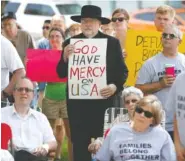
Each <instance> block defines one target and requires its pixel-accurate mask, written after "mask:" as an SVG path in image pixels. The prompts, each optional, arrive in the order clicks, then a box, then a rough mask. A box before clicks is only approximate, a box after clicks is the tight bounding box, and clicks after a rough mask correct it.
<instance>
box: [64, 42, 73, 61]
mask: <svg viewBox="0 0 185 161" xmlns="http://www.w3.org/2000/svg"><path fill="white" fill-rule="evenodd" d="M74 50H75V45H74V44H69V45H67V46H66V47H65V48H64V61H65V62H67V59H68V58H69V56H70V55H71V54H72V53H74Z"/></svg>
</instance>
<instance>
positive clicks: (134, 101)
mask: <svg viewBox="0 0 185 161" xmlns="http://www.w3.org/2000/svg"><path fill="white" fill-rule="evenodd" d="M137 101H138V100H137V99H132V100H126V101H125V104H130V103H131V102H132V103H136V102H137Z"/></svg>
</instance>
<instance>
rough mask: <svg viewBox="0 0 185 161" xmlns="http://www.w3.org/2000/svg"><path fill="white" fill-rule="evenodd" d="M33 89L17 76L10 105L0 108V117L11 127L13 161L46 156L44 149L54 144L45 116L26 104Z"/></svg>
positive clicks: (25, 80) (31, 97)
mask: <svg viewBox="0 0 185 161" xmlns="http://www.w3.org/2000/svg"><path fill="white" fill-rule="evenodd" d="M33 92H34V86H33V83H32V82H31V81H30V80H29V79H27V78H21V79H20V80H19V81H18V82H17V83H16V84H15V88H14V91H13V95H14V98H15V103H14V105H13V106H7V107H6V108H3V109H1V116H2V117H1V118H2V119H1V121H2V122H3V123H6V124H8V125H9V126H10V127H11V129H12V135H13V139H12V140H13V146H14V148H15V158H14V159H15V161H40V160H43V161H44V160H47V157H46V155H47V154H48V152H50V151H55V150H56V147H57V143H56V140H55V137H54V135H53V131H52V129H51V126H50V124H49V122H48V120H47V118H46V116H45V115H44V114H42V113H40V112H37V111H35V110H33V109H31V108H30V103H31V101H32V99H33ZM44 158H45V159H44Z"/></svg>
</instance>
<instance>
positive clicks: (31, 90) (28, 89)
mask: <svg viewBox="0 0 185 161" xmlns="http://www.w3.org/2000/svg"><path fill="white" fill-rule="evenodd" d="M15 90H17V91H18V92H23V91H25V92H26V93H28V92H33V91H34V90H33V89H31V88H28V87H19V88H15Z"/></svg>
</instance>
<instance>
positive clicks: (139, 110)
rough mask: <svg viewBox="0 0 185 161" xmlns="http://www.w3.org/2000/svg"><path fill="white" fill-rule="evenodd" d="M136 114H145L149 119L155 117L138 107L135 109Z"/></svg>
mask: <svg viewBox="0 0 185 161" xmlns="http://www.w3.org/2000/svg"><path fill="white" fill-rule="evenodd" d="M135 112H137V113H139V114H141V113H143V112H144V115H145V117H147V118H152V117H153V113H151V112H150V111H145V110H143V109H142V108H141V107H139V106H137V107H136V109H135Z"/></svg>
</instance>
